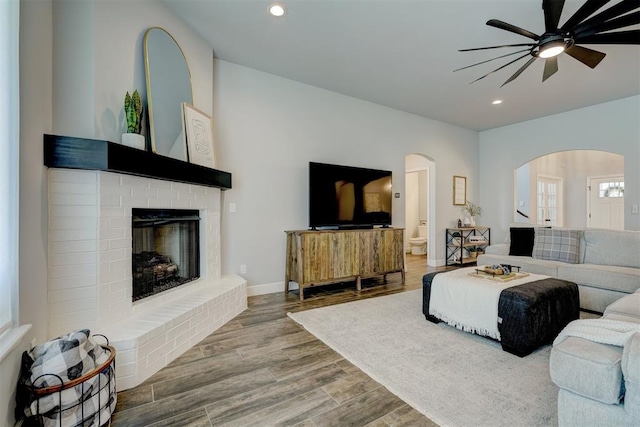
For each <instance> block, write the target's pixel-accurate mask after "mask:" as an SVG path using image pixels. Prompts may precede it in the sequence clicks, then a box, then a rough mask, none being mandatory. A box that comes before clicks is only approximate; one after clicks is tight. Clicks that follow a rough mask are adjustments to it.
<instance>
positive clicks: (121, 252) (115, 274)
mask: <svg viewBox="0 0 640 427" xmlns="http://www.w3.org/2000/svg"><path fill="white" fill-rule="evenodd" d="M220 191H221V190H220V189H218V188H213V187H208V186H201V185H195V184H185V183H179V182H172V181H164V180H160V179H152V178H144V177H138V176H132V175H125V174H119V173H112V172H104V171H93V170H73V169H55V168H51V169H49V284H48V287H49V296H48V298H49V328H50V329H49V335H50V336H51V337H54V336H59V335H61V334H66V333H68V332H70V331H72V330H75V329H80V328H88V329H90V330H91V333H92V334H96V333H99V334H104V335H106V336H107V337H108V338H109V340H110V343H111V345H113V346H114V347H115V348H116V350H117V353H116V374H117V381H118V383H117V384H118V389H119V390H124V389H128V388H131V387H134V386H136V385H138V384H140V383H141V382H142V381H144V380H145V379H147V378H148V377H149V376H151V375H152V374H153V373H155V372H156V371H158V370H159V369H161V368H162V367H164V366H166V365H167V364H168V363H170V362H171V361H172V360H174V359H175V358H176V357H178V356H179V355H181V354H182V353H184V352H185V351H186V350H188V349H189V348H191V347H192V346H193V345H195V344H196V343H198V342H199V341H200V340H202V339H203V338H205V337H206V336H207V335H209V334H211V333H212V332H213V331H215V330H216V329H218V328H219V327H220V326H222V325H223V324H225V323H226V322H228V321H229V320H231V319H232V318H233V317H235V316H236V315H237V314H239V313H241V312H242V311H243V310H245V309H246V307H247V288H246V282H245V280H244V279H242V278H241V277H238V276H221V274H220V252H221V250H220V213H221V211H220ZM132 208H151V209H154V208H155V209H196V210H198V211H199V212H200V218H201V219H200V254H201V255H200V263H201V265H200V278H199V279H197V280H195V281H193V282H190V283H187V284H185V285H181V286H179V287H177V288H173V289H170V290H167V291H165V292H162V293H160V294H157V295H154V296H152V297H149V298H145V299H143V300H140V301H136V302H135V303H134V302H132V272H131V265H132V256H131V244H132V242H131V238H132V231H131V220H132V216H131V209H132Z"/></svg>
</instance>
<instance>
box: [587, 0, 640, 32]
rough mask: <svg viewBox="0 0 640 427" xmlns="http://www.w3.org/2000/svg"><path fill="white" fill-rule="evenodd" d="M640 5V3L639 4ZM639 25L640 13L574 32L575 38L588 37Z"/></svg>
mask: <svg viewBox="0 0 640 427" xmlns="http://www.w3.org/2000/svg"><path fill="white" fill-rule="evenodd" d="M639 4H640V3H639ZM636 24H640V11H638V12H633V13H629V14H627V15H624V16H620V17H618V18H614V19H610V20H608V21H606V22H602V23H600V24H594V25H591V26H589V27H587V28H585V29H583V30H580V31H576V32H575V35H576V37H580V36H590V35H592V34H597V33H602V32H604V31H611V30H617V29H618V28H624V27H630V26H631V25H636Z"/></svg>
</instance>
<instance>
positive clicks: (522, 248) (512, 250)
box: [509, 227, 535, 256]
mask: <svg viewBox="0 0 640 427" xmlns="http://www.w3.org/2000/svg"><path fill="white" fill-rule="evenodd" d="M510 235H511V238H510V241H511V244H510V246H509V255H518V256H531V254H532V253H533V243H534V237H535V229H534V228H533V227H517V228H516V227H512V228H511V229H510Z"/></svg>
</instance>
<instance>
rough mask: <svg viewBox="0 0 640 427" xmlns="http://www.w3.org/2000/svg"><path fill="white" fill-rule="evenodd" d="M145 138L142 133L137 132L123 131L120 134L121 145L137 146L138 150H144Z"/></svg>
mask: <svg viewBox="0 0 640 427" xmlns="http://www.w3.org/2000/svg"><path fill="white" fill-rule="evenodd" d="M145 142H146V141H145V138H144V135H140V134H139V133H123V134H122V145H126V146H127V147H132V148H137V149H138V150H144V149H145V148H146V147H145V145H146V144H145Z"/></svg>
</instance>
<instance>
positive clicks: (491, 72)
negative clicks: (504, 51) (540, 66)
mask: <svg viewBox="0 0 640 427" xmlns="http://www.w3.org/2000/svg"><path fill="white" fill-rule="evenodd" d="M527 55H530V54H529V53H525V54H524V55H522V56H520V57H518V58H516V59H514V60H513V61H511V62H507V63H506V64H504V65H503V66H501V67H499V68H496V69H495V70H493V71H490V72H488V73H487V74H485V75H484V76H482V77H480V78H478V79H475V80H474V81H472V82H471V83H475V82H477V81H478V80H482V79H484V78H485V77H487V76H489V75H491V74H493V73H495V72H496V71H499V70H502V69H503V68H504V67H506V66H508V65H511V64H513V63H514V62H516V61H519V60H521V59H522V58H524V57H525V56H527ZM532 59H535V56H534V57H533V58H532ZM471 83H469V84H471Z"/></svg>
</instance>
